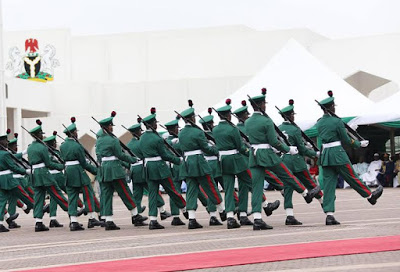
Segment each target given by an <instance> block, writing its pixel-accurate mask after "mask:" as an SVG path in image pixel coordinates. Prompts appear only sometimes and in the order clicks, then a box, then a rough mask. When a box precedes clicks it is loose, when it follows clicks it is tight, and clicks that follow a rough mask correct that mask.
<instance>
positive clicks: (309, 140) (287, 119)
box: [275, 106, 319, 152]
mask: <svg viewBox="0 0 400 272" xmlns="http://www.w3.org/2000/svg"><path fill="white" fill-rule="evenodd" d="M275 108H276V109H277V110H278V111H279V113H280V114H281V115H282V117H283V119H285V121H289V122H290V123H291V124H292V125H293V126H295V127H297V128H299V129H300V132H301V136H302V137H303V139H305V140H306V142H308V143H310V144H311V145H312V147H313V149H314V151H315V152H318V151H319V149H318V147H317V146H316V144H315V143H314V142H313V140H311V139H310V137H308V136H307V135H306V134H305V133H304V131H302V130H301V128H300V127H299V126H298V125H297V124H296V123H295V122H294V121H292V120H291V119H290V118H287V117H286V116H285V114H284V113H283V112H282V111H281V110H280V109H279V108H278V107H277V106H275Z"/></svg>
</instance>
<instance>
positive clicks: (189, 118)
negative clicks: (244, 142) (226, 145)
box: [178, 100, 226, 229]
mask: <svg viewBox="0 0 400 272" xmlns="http://www.w3.org/2000/svg"><path fill="white" fill-rule="evenodd" d="M192 105H193V103H192V101H191V100H189V106H190V108H188V109H186V110H184V111H183V112H182V113H181V114H180V115H181V116H182V117H183V118H184V119H185V123H186V125H185V127H184V128H183V129H182V130H181V131H180V132H179V135H178V136H179V143H180V145H181V150H182V152H183V156H184V162H183V163H182V165H181V168H180V176H181V178H183V179H185V180H186V183H187V194H186V199H187V201H188V205H187V210H188V213H189V226H188V227H189V229H196V228H202V226H201V225H200V224H199V223H198V222H197V221H196V214H195V211H196V209H197V198H198V194H199V190H200V189H199V187H200V186H201V187H202V188H203V190H204V191H205V192H206V194H207V196H208V198H209V199H210V201H211V202H213V203H214V204H215V205H217V210H218V211H219V213H220V217H221V220H222V221H225V220H226V212H225V206H224V202H223V201H222V197H221V194H220V193H219V191H218V187H217V185H216V183H215V181H214V179H213V178H212V176H211V174H212V169H211V167H210V165H209V164H208V163H207V161H206V159H205V158H204V153H206V154H207V155H213V156H217V155H218V150H217V148H216V147H214V146H209V145H208V142H207V139H206V136H205V133H204V131H203V130H201V129H199V128H198V127H195V126H193V125H191V123H190V122H192V123H195V122H196V118H195V113H194V108H193V107H192Z"/></svg>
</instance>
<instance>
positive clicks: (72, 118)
mask: <svg viewBox="0 0 400 272" xmlns="http://www.w3.org/2000/svg"><path fill="white" fill-rule="evenodd" d="M75 121H76V118H75V117H71V123H72V124H70V125H69V126H68V127H67V128H66V129H64V131H63V133H65V134H68V133H72V132H74V131H75V130H76V125H75Z"/></svg>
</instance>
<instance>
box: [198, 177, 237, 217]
mask: <svg viewBox="0 0 400 272" xmlns="http://www.w3.org/2000/svg"><path fill="white" fill-rule="evenodd" d="M214 180H215V183H216V184H217V189H218V183H219V184H220V185H221V187H222V189H224V191H225V198H226V190H225V184H224V179H223V177H222V176H221V177H217V178H214ZM203 196H205V197H207V195H206V194H205V192H204V190H203V189H202V188H201V186H200V191H199V200H200V202H202V198H203ZM233 198H234V200H235V207H237V206H238V205H239V196H238V195H237V193H236V192H235V189H233ZM207 207H208V211H209V212H215V211H217V206H215V204H214V203H213V202H212V201H211V200H210V199H208V197H207Z"/></svg>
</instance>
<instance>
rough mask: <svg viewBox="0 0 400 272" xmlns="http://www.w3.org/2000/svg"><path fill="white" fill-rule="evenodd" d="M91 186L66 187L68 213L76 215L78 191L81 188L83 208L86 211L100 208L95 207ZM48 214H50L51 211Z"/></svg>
mask: <svg viewBox="0 0 400 272" xmlns="http://www.w3.org/2000/svg"><path fill="white" fill-rule="evenodd" d="M89 187H90V188H89ZM91 187H92V186H90V185H85V186H83V187H70V186H67V187H66V191H67V194H68V214H69V215H70V216H77V213H78V211H77V210H78V202H79V193H80V192H81V190H82V192H83V201H84V203H85V210H86V211H87V212H94V211H96V210H97V211H99V210H100V207H98V208H97V209H96V202H95V196H94V191H93V189H91ZM81 204H82V202H81ZM50 216H52V215H51V213H50Z"/></svg>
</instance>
